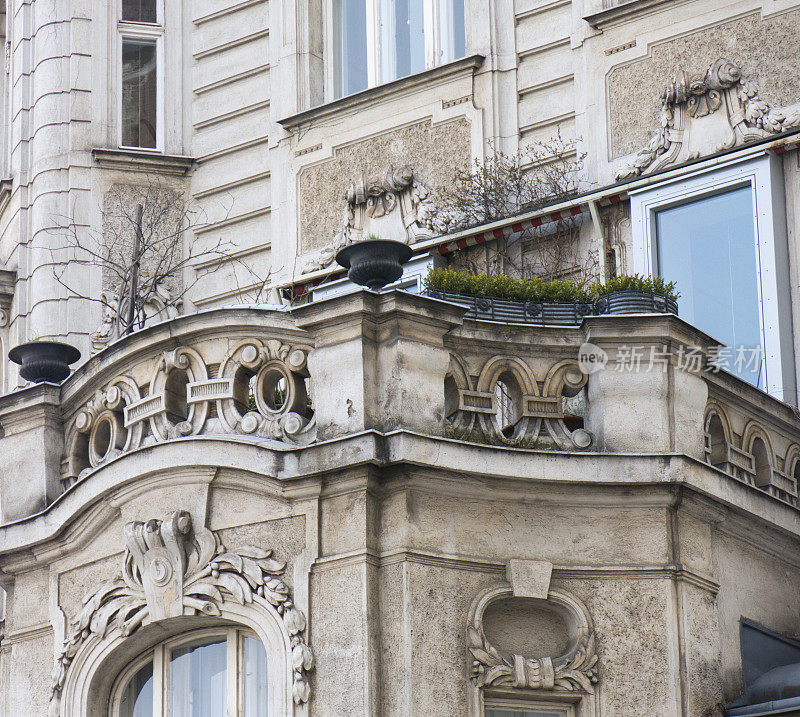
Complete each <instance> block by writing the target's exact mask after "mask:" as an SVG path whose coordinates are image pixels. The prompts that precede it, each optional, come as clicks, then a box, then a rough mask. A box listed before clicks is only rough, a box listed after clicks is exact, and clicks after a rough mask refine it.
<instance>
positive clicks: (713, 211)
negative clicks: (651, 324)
mask: <svg viewBox="0 0 800 717" xmlns="http://www.w3.org/2000/svg"><path fill="white" fill-rule="evenodd" d="M656 219H657V224H656V228H657V252H658V262H657V267H658V273H659V274H660V275H661V276H663V277H664V278H665V279H667V280H670V281H676V282H677V284H678V291H680V294H681V296H680V299H678V307H679V309H680V315H681V317H682V318H684V319H686V321H688V322H689V323H691V324H694V325H695V326H697V327H698V328H699V329H702V330H703V331H705V332H706V333H708V334H710V335H711V336H713V337H714V338H715V339H717V340H718V341H722V342H723V343H724V344H725V345H726V346H729V347H731V349H732V350H731V355H730V360H729V361H727V365H722V356H720V362H719V363H720V365H721V367H722V368H725V370H727V371H730V372H731V373H734V374H736V375H737V376H739V377H740V378H742V379H744V380H745V381H748V382H750V383H752V384H754V385H756V386H759V387H763V384H764V372H763V371H762V370H761V364H762V362H761V359H762V357H763V349H762V346H761V330H760V327H759V321H758V317H759V307H758V284H757V281H758V273H757V264H756V248H755V247H756V243H755V226H754V223H753V199H752V193H751V189H750V187H749V186H748V187H744V188H742V189H736V190H734V191H732V192H726V193H725V194H719V195H716V196H714V197H708V198H706V199H701V200H699V201H696V202H691V203H690V204H684V205H682V206H680V207H675V208H673V209H667V210H664V211H660V212H658V214H657V216H656Z"/></svg>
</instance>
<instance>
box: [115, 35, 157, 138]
mask: <svg viewBox="0 0 800 717" xmlns="http://www.w3.org/2000/svg"><path fill="white" fill-rule="evenodd" d="M157 101H158V95H157V80H156V43H154V42H141V41H138V40H125V41H124V42H123V43H122V144H123V145H124V146H126V147H148V148H155V146H156V123H157V109H156V105H157Z"/></svg>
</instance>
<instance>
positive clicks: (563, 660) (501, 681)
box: [467, 588, 598, 694]
mask: <svg viewBox="0 0 800 717" xmlns="http://www.w3.org/2000/svg"><path fill="white" fill-rule="evenodd" d="M512 594H513V592H512V590H511V589H510V588H499V589H494V590H492V591H489V592H488V593H487V594H485V595H483V596H481V597H480V598H479V599H478V600H477V601H476V602H475V603H474V604H473V609H472V610H471V616H470V622H469V626H468V628H467V649H468V651H469V653H470V656H471V670H472V679H473V682H474V684H475V685H476V686H477V687H489V686H492V687H513V688H518V689H530V690H569V691H575V690H582V691H584V692H587V693H590V694H591V693H593V692H594V685H595V684H596V683H597V681H598V674H597V654H596V652H595V637H594V627H593V626H592V622H591V618H590V617H589V613H588V612H587V610H586V608H585V607H584V605H583V604H582V603H581V602H580V601H579V600H577V599H576V598H574V597H572V596H571V595H567V594H566V593H563V592H560V591H558V590H553V589H551V590H550V592H549V594H548V597H547V600H546V601H545V602H547V603H549V604H551V605H553V606H555V607H557V608H559V609H561V610H562V611H564V612H565V613H566V615H567V616H568V619H569V621H570V623H571V628H572V632H573V638H572V640H571V643H570V645H569V648H568V650H567V652H566V653H565V654H563V655H558V656H544V657H525V656H523V655H503V654H501V653H500V652H499V651H498V650H497V649H496V648H495V647H494V646H493V645H492V644H491V643H490V642H489V640H488V639H487V638H486V634H485V632H484V629H483V614H484V612H485V609H486V607H488V605H489V603H490V602H492V601H494V600H498V599H501V598H506V597H510V596H512Z"/></svg>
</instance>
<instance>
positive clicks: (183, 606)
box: [50, 511, 314, 717]
mask: <svg viewBox="0 0 800 717" xmlns="http://www.w3.org/2000/svg"><path fill="white" fill-rule="evenodd" d="M125 542H126V543H127V550H126V551H125V557H124V560H123V569H122V574H121V576H120V577H118V578H117V579H116V580H113V581H112V582H109V583H106V584H105V585H103V586H102V587H100V588H99V589H98V590H97V591H96V592H95V593H93V594H91V595H89V596H87V597H86V598H85V599H84V601H83V609H82V610H81V611H80V613H79V614H78V615H77V616H76V617H75V618H74V619H73V620H72V622H71V624H70V626H69V629H68V631H67V637H66V639H65V641H64V646H63V649H62V651H61V654H60V655H59V656H58V659H57V660H56V666H55V671H54V673H53V685H52V692H51V698H50V717H59V715H61V714H63V710H62V704H61V702H62V695H63V693H64V689H65V685H66V683H67V680H68V678H69V675H70V670H71V668H72V666H73V662H74V661H75V659H76V657H77V656H78V655H79V654H80V653H81V651H82V650H86V649H89V645H90V643H92V642H94V643H96V642H97V641H99V640H102V639H103V638H105V637H106V636H107V635H109V634H111V633H112V632H113V631H117V633H118V635H120V636H122V637H123V638H127V637H129V636H130V635H132V634H133V633H135V632H136V631H137V630H139V629H140V628H141V627H143V626H144V625H147V624H149V623H152V622H155V621H158V620H164V619H166V618H171V617H180V616H186V615H208V616H215V617H219V616H224V615H223V614H224V612H225V606H226V604H228V603H231V602H233V603H236V604H238V605H243V606H247V607H248V608H250V609H252V611H253V612H254V614H255V615H258V614H259V613H261V614H263V613H270V614H271V615H272V616H274V617H275V618H276V619H277V621H278V624H280V625H281V626H282V629H283V632H284V633H285V637H286V644H287V649H288V651H289V664H290V665H291V667H292V674H293V687H292V695H293V699H294V701H295V703H298V704H299V703H301V702H307V701H308V699H309V696H310V686H309V682H308V672H309V671H310V670H312V669H313V666H314V657H313V654H312V652H311V648H309V646H308V645H307V644H306V641H305V636H304V633H305V629H306V619H305V616H304V615H303V613H302V612H301V611H300V610H298V609H297V607H295V605H294V603H293V602H292V599H291V596H290V594H289V588H288V586H287V585H286V584H285V583H284V582H283V580H281V578H280V576H281V575H282V574H283V572H284V570H285V568H286V564H285V563H281V562H278V561H277V560H275V559H274V558H272V557H271V555H272V551H269V550H262V549H261V548H255V547H252V546H245V547H242V548H239V550H237V551H228V550H226V549H225V546H224V545H223V544H222V543H221V542H220V540H219V537H218V536H217V535H216V534H215V533H213V532H212V531H210V530H208V529H207V528H205V527H202V528H198V527H196V526H194V525H193V523H192V518H191V516H190V515H189V513H187V512H186V511H176V512H173V513H170V514H169V515H168V516H167V517H166V518H165V519H164V520H163V521H162V520H149V521H147V522H145V523H142V522H138V521H137V522H133V523H128V524H127V525H126V526H125ZM256 619H258V618H256Z"/></svg>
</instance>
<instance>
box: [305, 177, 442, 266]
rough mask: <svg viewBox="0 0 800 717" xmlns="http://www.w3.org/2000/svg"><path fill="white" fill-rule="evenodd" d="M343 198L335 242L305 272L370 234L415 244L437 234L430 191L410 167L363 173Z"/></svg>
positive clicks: (330, 259) (318, 255)
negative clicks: (342, 209) (376, 173)
mask: <svg viewBox="0 0 800 717" xmlns="http://www.w3.org/2000/svg"><path fill="white" fill-rule="evenodd" d="M343 199H344V202H345V206H344V213H343V217H342V224H341V228H340V229H339V231H338V232H337V233H336V236H335V237H334V240H333V243H332V244H331V245H330V246H329V247H327V248H325V249H322V250H321V251H319V252H317V253H316V254H315V255H313V256H312V257H311V258H310V259H308V260H307V261H306V264H305V266H304V267H303V273H308V272H310V271H315V270H317V269H324V268H325V267H327V266H330V265H331V264H332V263H333V260H334V257H335V256H336V253H337V252H338V251H339V250H340V249H342V248H344V247H345V246H347V245H348V244H352V243H353V242H355V241H359V240H360V239H366V238H367V237H368V236H370V235H371V234H374V235H376V236H378V237H380V238H381V239H394V240H397V241H402V242H405V243H407V244H414V243H415V242H417V241H420V240H422V239H426V238H429V237H431V236H433V235H434V234H435V233H436V232H435V230H434V226H433V206H432V203H431V201H430V190H429V189H428V187H427V186H425V184H423V183H422V181H420V179H419V178H418V177H417V176H416V175H415V174H414V170H413V169H412V168H411V167H409V166H408V165H402V166H396V165H391V166H390V167H389V168H388V169H387V170H386V172H385V173H384V174H380V175H366V174H364V173H362V174H361V175H360V176H359V177H358V179H356V180H355V181H354V182H353V183H352V184H351V185H350V186H349V187H348V188H347V190H346V191H345V192H344V196H343Z"/></svg>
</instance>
